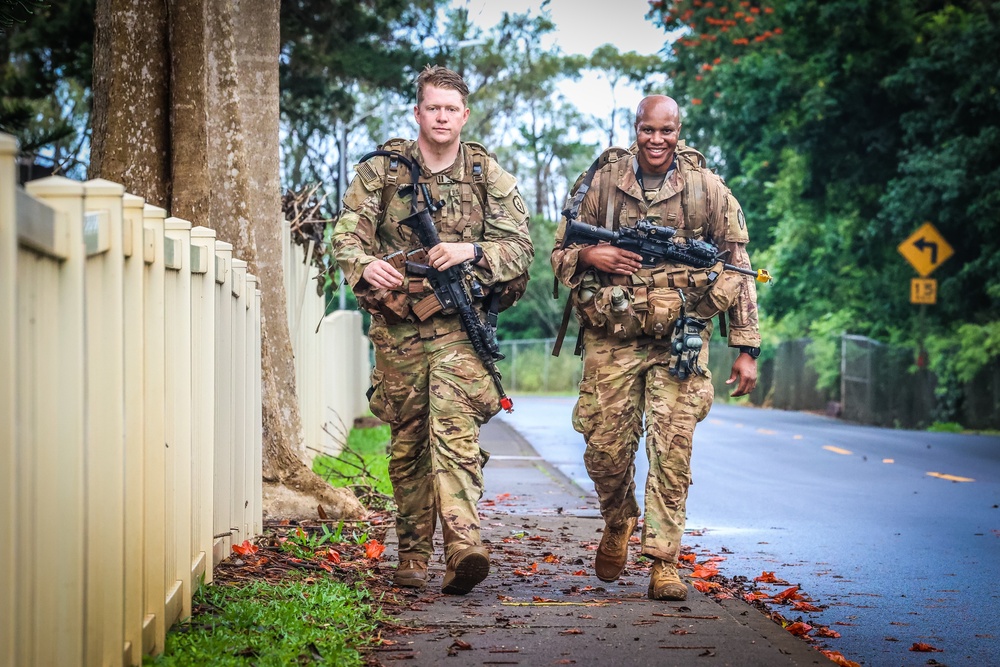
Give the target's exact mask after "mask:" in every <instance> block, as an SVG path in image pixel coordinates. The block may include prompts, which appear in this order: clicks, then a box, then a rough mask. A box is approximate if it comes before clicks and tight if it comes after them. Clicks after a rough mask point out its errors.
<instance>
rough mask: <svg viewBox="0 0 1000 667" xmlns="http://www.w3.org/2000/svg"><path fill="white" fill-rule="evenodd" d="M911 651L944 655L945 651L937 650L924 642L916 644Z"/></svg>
mask: <svg viewBox="0 0 1000 667" xmlns="http://www.w3.org/2000/svg"><path fill="white" fill-rule="evenodd" d="M910 650H911V651H919V652H920V653H944V649H940V648H935V647H934V646H931V645H930V644H925V643H924V642H914V643H913V646H911V647H910Z"/></svg>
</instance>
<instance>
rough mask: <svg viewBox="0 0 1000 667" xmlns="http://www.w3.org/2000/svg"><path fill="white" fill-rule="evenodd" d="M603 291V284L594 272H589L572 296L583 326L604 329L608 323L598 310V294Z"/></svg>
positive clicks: (578, 317)
mask: <svg viewBox="0 0 1000 667" xmlns="http://www.w3.org/2000/svg"><path fill="white" fill-rule="evenodd" d="M601 289H602V287H601V283H600V282H599V281H598V279H597V276H596V275H594V273H593V272H587V273H586V274H584V276H583V279H582V280H581V281H580V284H579V285H578V286H577V287H576V288H575V289H574V290H573V292H572V293H571V294H570V300H571V301H572V303H573V306H574V308H575V310H576V316H577V319H578V320H580V325H581V326H583V327H588V328H591V329H595V328H600V327H603V326H604V323H605V322H606V321H607V318H605V317H604V315H603V314H602V313H600V312H598V310H597V294H598V292H600V291H601Z"/></svg>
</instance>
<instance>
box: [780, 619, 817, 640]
mask: <svg viewBox="0 0 1000 667" xmlns="http://www.w3.org/2000/svg"><path fill="white" fill-rule="evenodd" d="M812 629H813V627H812V626H811V625H809V624H808V623H803V622H802V621H796V622H795V623H792V624H791V625H789V626H788V627H787V628H785V630H788V631H789V632H791V633H792V634H793V635H795V636H796V637H805V636H806V635H808V634H809V633H810V632H812Z"/></svg>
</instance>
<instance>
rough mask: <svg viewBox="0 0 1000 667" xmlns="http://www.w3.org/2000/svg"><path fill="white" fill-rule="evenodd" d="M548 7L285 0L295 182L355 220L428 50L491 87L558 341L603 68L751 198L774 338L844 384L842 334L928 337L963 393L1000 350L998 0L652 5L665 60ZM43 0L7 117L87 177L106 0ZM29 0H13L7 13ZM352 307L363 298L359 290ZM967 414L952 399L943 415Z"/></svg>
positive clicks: (545, 313) (61, 168) (22, 51)
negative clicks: (357, 177)
mask: <svg viewBox="0 0 1000 667" xmlns="http://www.w3.org/2000/svg"><path fill="white" fill-rule="evenodd" d="M546 4H547V3H545V2H543V3H542V4H541V8H540V9H539V10H537V11H535V12H526V13H523V14H513V13H508V14H506V15H505V16H504V18H503V20H502V21H501V22H500V23H499V24H498V25H496V26H494V27H491V28H489V29H482V28H480V27H478V26H476V25H475V24H474V23H473V22H472V21H470V20H469V16H468V14H467V11H466V10H463V9H461V8H460V7H459V8H456V6H454V5H452V4H449V3H446V2H443V1H442V0H374V1H373V2H369V3H352V2H347V1H346V0H335V1H333V2H330V1H324V2H320V1H319V0H292V1H290V2H283V3H282V4H281V12H282V16H281V18H282V39H281V113H282V160H283V174H284V185H285V186H286V187H288V188H289V189H293V190H296V189H301V188H303V187H306V186H307V185H309V184H311V183H315V182H321V183H323V184H324V188H325V191H326V193H327V195H328V197H327V200H326V207H327V211H326V213H327V214H328V215H329V216H330V217H334V216H335V215H336V212H337V209H338V206H339V205H338V200H339V193H340V192H341V191H342V189H343V185H344V183H345V182H346V180H347V179H349V178H350V177H351V174H352V167H353V163H354V161H355V160H357V158H358V157H359V156H360V155H361V154H363V153H364V152H367V151H368V150H370V149H371V148H373V147H374V145H375V144H376V143H378V142H380V141H383V140H385V139H387V138H388V137H390V136H396V135H412V133H413V131H414V130H413V126H412V122H411V121H410V120H409V117H410V115H411V109H412V103H413V102H412V97H413V94H412V81H413V78H414V76H415V74H416V72H417V71H418V70H419V69H420V68H421V67H422V66H423V65H424V64H426V63H431V62H433V63H438V64H444V65H448V66H450V67H452V68H455V69H457V70H458V71H460V72H461V73H462V74H463V75H464V76H465V77H466V79H467V80H468V81H469V83H470V87H471V88H472V96H471V100H472V107H473V116H472V118H471V120H470V123H469V125H468V126H467V128H466V130H467V131H466V133H465V135H466V138H467V139H472V140H476V141H480V142H482V143H484V144H486V145H487V146H488V147H489V148H490V149H491V150H494V151H495V152H496V153H497V154H498V157H499V158H500V160H501V161H502V163H503V164H504V165H505V166H506V167H508V168H509V169H511V170H512V171H513V172H514V173H515V175H517V177H518V179H519V183H520V187H521V190H522V193H523V194H524V195H525V199H526V201H527V202H528V203H529V206H530V207H531V209H532V214H533V215H532V221H531V226H532V235H533V238H534V240H535V243H536V248H537V259H536V262H535V264H534V265H533V266H532V268H531V277H532V280H531V282H530V283H529V289H528V294H527V295H526V296H525V298H524V299H523V301H522V303H521V305H520V306H519V307H518V308H515V309H512V310H511V311H508V312H507V313H505V314H504V316H503V318H502V324H501V337H502V338H505V339H518V338H540V337H550V336H552V335H554V333H555V331H556V330H557V328H558V323H559V319H560V316H561V312H562V305H561V302H560V301H555V300H553V299H552V298H551V296H552V295H551V285H552V277H551V270H550V269H549V267H548V262H547V257H548V250H549V248H550V243H551V238H552V232H553V228H554V225H555V221H556V220H557V219H558V217H559V211H560V209H561V207H562V203H563V201H564V200H565V197H566V194H567V190H568V187H569V184H570V183H572V181H573V179H574V178H575V176H576V175H577V174H578V173H579V172H581V171H582V170H583V169H585V168H586V166H587V165H588V164H589V162H590V160H592V159H593V157H594V156H596V154H597V153H598V152H599V150H600V149H601V148H602V145H603V143H604V141H603V138H604V137H606V136H609V135H610V130H611V129H612V128H615V127H622V126H623V125H628V124H630V122H631V114H632V110H631V109H622V108H616V109H614V110H613V112H612V114H611V116H610V117H608V118H595V117H592V116H588V115H587V114H584V113H583V112H581V111H580V110H579V109H576V108H574V107H573V106H572V105H571V104H570V103H569V102H568V101H567V100H566V99H565V98H564V97H562V96H561V95H560V93H559V85H558V84H559V82H560V81H563V80H567V79H574V78H577V77H579V76H580V74H581V72H584V71H588V70H589V71H596V72H600V73H602V75H603V78H604V80H606V81H607V82H608V85H609V93H610V94H611V96H612V97H613V96H614V92H615V89H616V86H620V85H621V84H622V83H623V82H626V81H629V82H632V83H633V84H634V85H636V86H637V87H639V88H640V89H642V90H645V91H648V92H666V93H668V94H670V95H672V96H674V97H675V98H676V99H677V100H678V102H679V103H680V105H681V108H682V110H683V114H684V118H683V122H684V130H683V134H684V135H685V137H686V138H687V140H688V141H689V143H691V144H693V145H695V146H697V147H698V148H699V149H701V150H702V152H704V153H705V154H706V155H708V156H709V159H710V162H711V164H712V165H713V166H714V167H715V168H716V169H717V170H718V171H719V173H720V174H722V175H723V176H724V177H725V178H726V180H727V182H728V184H729V185H730V186H731V187H732V188H733V190H734V192H735V194H736V195H737V197H738V198H739V199H740V201H741V203H742V204H743V207H744V210H745V212H746V214H747V219H748V220H749V221H750V226H751V230H752V244H751V251H752V257H753V260H754V263H755V265H758V266H766V267H767V268H769V269H770V270H771V272H772V273H773V274H774V275H775V276H777V280H776V281H775V283H773V285H769V286H766V287H763V288H761V289H760V290H759V293H760V306H761V313H762V317H763V320H762V323H763V330H764V332H765V339H766V341H767V342H768V343H769V344H774V343H776V342H777V341H779V340H784V339H792V338H798V337H802V336H808V337H811V338H812V339H813V341H814V345H813V346H812V349H813V351H814V354H813V356H812V361H811V363H812V364H814V365H815V366H816V368H817V370H818V372H819V377H821V378H823V379H822V380H821V381H822V382H825V383H827V384H835V382H836V377H837V373H838V369H837V363H838V360H837V355H836V353H835V349H836V345H835V340H836V337H837V336H839V335H840V334H841V333H842V332H849V333H854V334H862V335H866V336H869V337H872V338H874V339H876V340H879V341H882V342H886V343H891V344H895V345H901V346H906V347H909V348H911V349H912V350H913V353H914V359H915V361H916V360H918V359H926V360H927V363H928V364H929V366H930V367H931V369H932V370H933V371H934V372H935V373H936V374H937V376H938V379H939V382H940V387H939V390H940V392H941V395H942V406H945V413H947V412H948V410H949V408H947V405H957V404H958V403H960V401H961V397H960V396H959V397H958V399H957V403H956V398H955V392H956V391H958V392H959V393H960V387H961V385H962V384H963V383H964V382H967V381H968V380H970V379H971V378H973V377H975V376H976V375H977V374H980V373H982V372H983V369H984V368H986V367H987V366H988V365H989V364H990V363H993V362H995V361H996V360H997V358H1000V312H998V302H1000V278H998V275H1000V252H998V250H1000V248H998V244H1000V240H998V239H1000V236H998V235H997V234H996V232H997V230H998V224H997V220H998V210H1000V120H998V119H1000V113H998V112H1000V108H998V107H1000V95H998V88H1000V68H997V67H996V63H997V62H1000V3H997V2H989V1H985V0H963V1H953V2H944V1H940V0H892V1H890V0H829V1H821V0H773V1H767V0H717V1H713V0H673V1H665V0H653V1H652V2H650V11H649V14H648V16H647V20H650V21H653V22H654V23H656V24H657V25H659V26H661V27H662V28H663V30H664V51H663V52H662V53H661V55H659V56H652V57H649V56H640V55H639V54H635V53H629V52H626V53H622V52H620V51H619V50H618V49H616V48H615V47H613V46H610V45H608V46H602V47H600V48H598V49H597V50H595V51H594V52H593V53H592V54H591V55H590V56H579V55H567V54H564V53H562V52H561V51H559V49H558V48H555V47H543V46H540V45H541V44H544V43H546V41H545V39H544V38H545V37H546V36H547V35H551V34H553V31H554V30H555V28H556V26H554V25H553V23H552V21H551V19H550V17H549V14H548V11H547V9H546ZM42 5H43V3H19V6H30V8H31V10H32V11H33V12H34V13H33V14H31V15H24V14H21V15H19V16H18V17H17V18H20V19H21V20H23V21H24V22H16V21H15V22H13V23H10V24H9V25H7V24H5V25H4V26H3V33H2V35H0V54H2V55H3V58H2V60H0V90H2V92H3V95H2V102H0V129H2V130H4V131H7V132H12V133H14V134H15V135H16V136H18V138H19V140H20V143H21V149H22V152H23V154H24V157H23V160H22V163H23V170H24V171H25V172H28V171H31V172H32V173H33V174H35V175H38V174H45V173H47V172H48V171H50V170H55V171H56V172H59V173H68V174H70V175H75V176H80V175H81V174H82V172H83V170H84V169H85V166H86V163H87V159H88V147H89V132H90V130H89V113H90V104H91V101H90V85H91V76H92V74H91V65H92V54H91V47H92V42H93V12H94V0H67V1H66V2H60V3H48V6H42ZM8 6H13V5H11V3H9V2H5V3H2V4H0V7H8ZM924 221H930V222H932V223H933V224H934V225H935V226H936V227H937V229H938V230H939V231H940V232H941V234H942V235H943V237H944V238H945V239H947V241H948V242H949V243H950V244H951V245H952V246H953V247H954V249H955V255H954V256H953V257H952V258H951V259H950V260H948V262H947V263H945V264H943V265H942V266H941V268H940V269H938V270H937V271H936V272H935V274H934V276H933V277H934V278H936V279H937V280H938V281H939V290H938V303H937V304H936V305H935V306H931V307H919V308H918V307H915V306H913V305H912V304H910V303H909V282H910V279H911V278H912V277H914V272H913V270H912V268H911V267H910V266H908V265H907V263H906V262H905V261H904V260H903V258H902V257H901V256H900V255H899V253H898V252H897V250H896V247H897V245H898V244H899V243H900V242H901V241H902V240H903V239H904V238H906V237H907V236H908V235H909V234H910V233H911V232H912V231H913V230H915V229H916V228H917V227H918V226H919V225H920V224H922V223H923V222H924ZM344 303H345V305H346V306H348V307H350V306H352V305H353V299H347V300H346V301H345V302H344ZM942 416H943V417H947V416H948V415H947V414H943V415H942Z"/></svg>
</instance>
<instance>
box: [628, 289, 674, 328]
mask: <svg viewBox="0 0 1000 667" xmlns="http://www.w3.org/2000/svg"><path fill="white" fill-rule="evenodd" d="M640 293H641V294H642V296H643V297H644V301H645V303H643V304H642V306H643V308H644V310H645V312H644V313H641V314H642V315H643V317H642V331H643V333H645V334H646V335H647V336H655V337H656V338H660V337H662V336H667V335H669V334H670V333H671V331H672V329H673V326H674V322H676V321H677V318H678V317H680V315H681V309H682V308H683V304H682V303H681V297H680V295H679V294H678V293H677V290H676V289H671V288H669V287H650V288H640V289H639V290H637V298H636V310H639V308H640V304H639V298H638V295H639V294H640Z"/></svg>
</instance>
